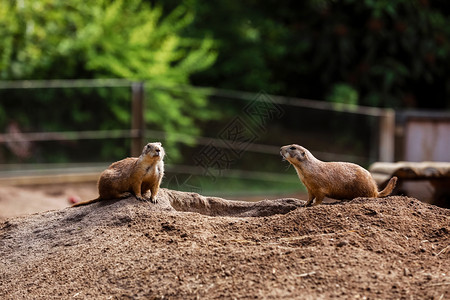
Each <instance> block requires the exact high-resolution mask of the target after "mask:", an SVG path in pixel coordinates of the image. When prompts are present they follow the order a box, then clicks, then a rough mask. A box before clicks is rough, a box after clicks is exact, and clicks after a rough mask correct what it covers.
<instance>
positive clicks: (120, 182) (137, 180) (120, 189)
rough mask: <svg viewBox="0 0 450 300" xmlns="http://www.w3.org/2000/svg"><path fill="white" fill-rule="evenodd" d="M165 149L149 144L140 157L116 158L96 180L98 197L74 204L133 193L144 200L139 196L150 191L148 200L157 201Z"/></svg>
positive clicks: (115, 197) (122, 196)
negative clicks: (117, 159)
mask: <svg viewBox="0 0 450 300" xmlns="http://www.w3.org/2000/svg"><path fill="white" fill-rule="evenodd" d="M164 155H165V152H164V148H163V147H162V145H161V143H148V144H147V145H146V146H145V147H144V149H143V150H142V154H141V155H140V156H139V157H128V158H125V159H122V160H119V161H117V162H115V163H113V164H111V165H110V166H109V168H108V169H106V170H105V171H103V172H102V174H101V175H100V178H99V180H98V184H97V185H98V193H99V197H98V198H96V199H93V200H89V201H84V202H79V203H75V204H74V205H72V207H74V206H81V205H86V204H91V203H94V202H98V201H101V200H109V199H120V198H125V197H129V196H130V195H131V194H133V195H134V196H135V197H136V198H137V199H138V200H141V201H146V199H145V198H143V197H142V195H145V193H146V192H147V191H148V190H150V192H151V196H150V201H151V202H153V203H156V201H157V200H156V196H157V194H158V190H159V185H160V184H161V180H162V178H163V176H164V162H163V159H164Z"/></svg>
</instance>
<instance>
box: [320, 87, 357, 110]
mask: <svg viewBox="0 0 450 300" xmlns="http://www.w3.org/2000/svg"><path fill="white" fill-rule="evenodd" d="M358 98H359V95H358V91H356V90H355V89H354V88H353V87H351V86H350V85H348V84H346V83H337V84H335V85H334V86H333V88H332V89H331V92H330V93H329V94H328V96H327V98H326V100H327V101H329V102H333V103H334V104H335V107H336V108H341V107H342V104H346V107H348V105H353V106H355V107H356V105H358Z"/></svg>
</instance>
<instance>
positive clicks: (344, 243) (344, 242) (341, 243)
mask: <svg viewBox="0 0 450 300" xmlns="http://www.w3.org/2000/svg"><path fill="white" fill-rule="evenodd" d="M345 245H348V241H347V240H342V241H340V242H339V243H337V244H336V247H344V246H345Z"/></svg>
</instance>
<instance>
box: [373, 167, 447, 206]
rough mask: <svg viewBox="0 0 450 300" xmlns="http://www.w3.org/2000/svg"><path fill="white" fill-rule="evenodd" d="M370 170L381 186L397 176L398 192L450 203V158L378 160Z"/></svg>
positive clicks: (395, 191)
mask: <svg viewBox="0 0 450 300" xmlns="http://www.w3.org/2000/svg"><path fill="white" fill-rule="evenodd" d="M369 171H370V172H371V173H372V176H373V177H374V179H375V181H376V182H377V184H378V185H379V186H384V185H386V183H387V182H388V181H389V179H390V178H391V177H392V176H397V177H398V182H397V187H396V188H395V190H394V193H395V194H403V195H407V196H411V197H416V198H419V199H420V200H422V201H424V202H428V203H432V204H435V205H439V206H443V207H450V162H429V161H428V162H427V161H426V162H397V163H383V162H377V163H374V164H372V165H371V166H370V168H369Z"/></svg>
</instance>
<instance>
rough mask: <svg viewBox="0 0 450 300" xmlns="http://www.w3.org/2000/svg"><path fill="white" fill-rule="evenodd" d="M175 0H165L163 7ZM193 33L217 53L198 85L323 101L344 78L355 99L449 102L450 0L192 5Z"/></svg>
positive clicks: (391, 103)
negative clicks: (210, 41) (212, 43)
mask: <svg viewBox="0 0 450 300" xmlns="http://www.w3.org/2000/svg"><path fill="white" fill-rule="evenodd" d="M180 2H181V1H179V0H166V1H164V7H165V8H168V11H170V9H171V8H172V7H175V6H176V5H178V4H179V3H180ZM189 5H190V7H192V8H193V9H195V11H196V17H195V20H194V22H193V23H192V24H191V25H190V26H188V27H186V32H187V33H188V34H190V35H191V36H195V37H202V36H204V35H205V34H210V35H213V36H214V38H215V39H216V40H217V41H218V49H219V56H218V59H217V61H216V63H215V64H214V67H213V68H208V69H205V70H204V71H202V72H200V73H197V74H195V75H194V76H193V79H194V83H196V84H199V85H207V86H215V87H222V88H230V89H240V90H247V91H255V92H257V91H259V90H261V89H262V90H265V91H267V92H270V93H279V94H283V95H287V96H298V97H308V98H315V99H325V98H327V95H329V94H330V93H333V91H334V90H335V89H336V85H338V86H339V85H341V84H346V85H347V86H348V87H350V88H352V89H354V90H355V91H356V92H357V93H358V95H359V98H358V104H364V105H371V106H388V107H418V108H444V107H447V108H449V107H450V79H449V72H448V70H449V69H450V61H449V60H448V57H450V40H449V36H450V18H449V15H450V2H448V1H439V0H435V1H431V0H389V1H388V0H383V1H381V0H364V1H360V0H337V1H336V0H308V1H294V0H288V1H283V2H280V1H276V0H267V1H264V3H262V2H260V1H256V0H246V1H238V0H227V1H225V0H218V1H213V2H205V1H198V0H191V1H189Z"/></svg>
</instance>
